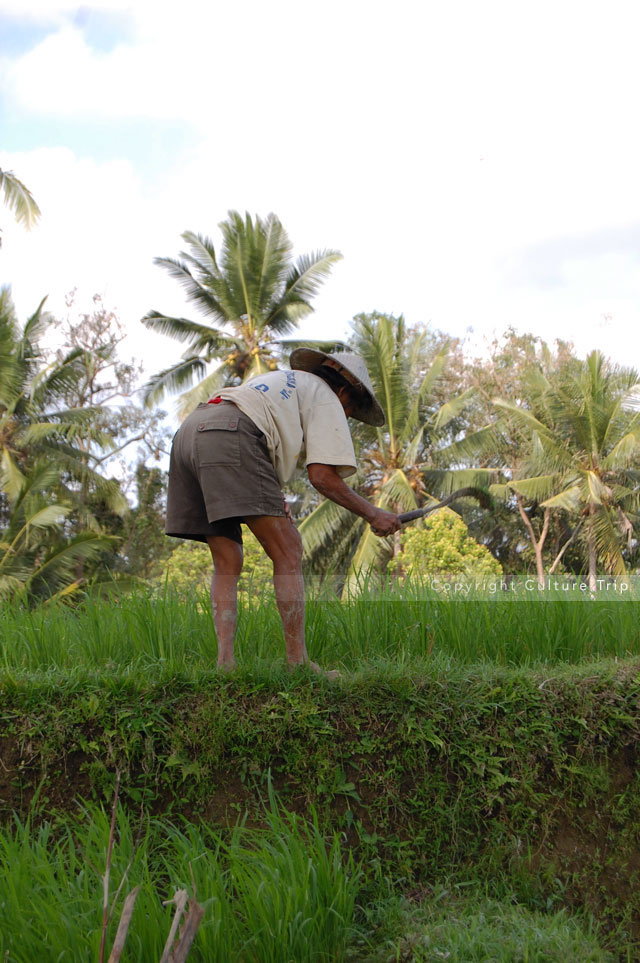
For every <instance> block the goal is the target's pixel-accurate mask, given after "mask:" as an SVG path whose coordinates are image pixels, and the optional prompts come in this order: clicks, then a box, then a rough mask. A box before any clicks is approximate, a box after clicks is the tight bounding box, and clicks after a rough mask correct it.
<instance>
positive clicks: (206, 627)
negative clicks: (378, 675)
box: [0, 586, 640, 678]
mask: <svg viewBox="0 0 640 963" xmlns="http://www.w3.org/2000/svg"><path fill="white" fill-rule="evenodd" d="M639 610H640V602H638V601H635V600H630V601H620V600H619V599H615V598H608V597H603V598H598V599H595V600H594V599H590V598H584V597H582V598H571V599H566V598H563V597H562V596H559V597H557V598H556V599H554V600H551V599H549V598H548V597H547V596H545V597H538V596H537V595H536V594H531V595H529V596H528V597H524V598H520V599H518V600H513V599H512V598H510V597H507V598H501V597H499V596H497V597H493V598H490V599H489V598H475V599H474V598H470V599H467V600H465V601H462V600H456V599H455V598H443V597H442V596H441V595H439V594H438V593H435V592H432V593H431V594H426V593H425V592H424V591H423V590H422V589H420V590H418V589H413V590H412V588H411V586H405V587H404V588H403V590H402V592H400V591H398V590H397V589H394V588H393V587H389V586H387V587H386V588H383V589H375V590H374V589H373V588H371V589H370V590H369V589H368V588H367V587H366V586H365V590H364V591H363V592H362V593H361V595H360V596H358V597H357V598H353V599H352V600H350V601H346V602H339V601H336V600H335V599H332V598H331V597H324V598H323V597H320V596H316V597H315V598H312V599H311V600H310V601H309V602H308V604H307V619H306V620H307V640H308V648H309V652H310V655H311V657H312V658H314V659H315V660H317V661H320V662H321V663H322V664H323V665H326V666H342V667H343V668H344V669H345V670H346V671H353V670H355V669H357V668H358V667H360V666H363V665H365V664H366V665H369V666H374V667H375V666H377V667H379V668H381V669H389V668H390V667H392V666H393V667H407V668H415V669H419V668H420V666H424V665H425V664H426V663H427V662H433V661H434V660H437V661H439V662H442V663H444V664H448V663H450V662H452V661H454V662H456V663H458V664H475V663H483V662H484V663H487V662H492V663H498V664H503V665H519V666H532V665H537V664H547V663H557V662H568V663H580V662H584V661H590V660H594V659H600V658H611V657H617V658H624V657H625V656H629V655H636V654H638V652H640V619H639V618H638V615H639ZM216 651H217V646H216V638H215V632H214V629H213V622H212V619H211V614H210V611H209V601H208V598H207V597H206V596H204V595H202V596H194V597H192V598H189V599H184V598H180V597H179V596H177V595H176V594H174V593H172V592H171V591H169V590H167V591H166V592H165V593H164V595H163V596H162V597H156V596H154V595H152V594H151V593H148V592H144V591H138V592H136V593H133V594H131V595H128V596H123V597H122V598H119V599H115V598H114V599H112V600H109V599H108V598H107V599H96V598H91V597H90V596H88V597H87V598H86V599H85V600H84V601H83V602H82V603H81V604H80V605H78V606H77V607H75V608H71V607H69V606H66V605H64V604H49V605H44V606H42V607H40V608H38V609H35V610H31V611H28V610H25V609H24V608H21V607H20V606H19V605H17V604H13V605H12V604H4V605H3V606H2V607H1V608H0V669H4V670H5V672H9V673H16V672H17V673H21V672H43V671H44V672H46V671H53V672H55V671H59V670H62V671H65V672H70V671H75V670H79V671H82V672H87V671H88V672H91V671H96V672H100V673H103V674H104V673H105V672H106V673H108V672H109V671H111V670H113V671H117V672H118V673H119V674H121V673H122V672H131V673H133V674H135V675H139V674H140V673H141V672H143V673H145V674H146V675H148V676H149V677H150V678H157V677H159V676H164V675H166V674H171V673H186V674H189V673H196V674H199V673H201V672H202V671H203V670H207V669H212V668H213V667H214V666H215V660H216ZM283 654H284V646H283V641H282V628H281V624H280V619H279V617H278V613H277V610H276V607H275V603H274V601H273V598H272V596H271V595H270V594H269V593H266V592H263V593H262V594H260V595H258V594H256V595H255V596H254V597H252V600H251V602H250V603H248V604H245V605H242V606H241V608H240V612H239V618H238V632H237V657H238V661H239V663H240V664H241V665H245V666H255V665H256V664H260V663H263V664H265V665H266V664H273V663H280V664H281V661H282V659H283Z"/></svg>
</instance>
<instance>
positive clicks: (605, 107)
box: [0, 0, 640, 373]
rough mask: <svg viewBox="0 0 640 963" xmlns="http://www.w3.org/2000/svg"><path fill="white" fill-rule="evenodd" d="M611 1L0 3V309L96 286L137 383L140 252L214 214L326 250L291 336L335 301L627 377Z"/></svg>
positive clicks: (149, 252) (170, 297) (319, 320)
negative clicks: (8, 288)
mask: <svg viewBox="0 0 640 963" xmlns="http://www.w3.org/2000/svg"><path fill="white" fill-rule="evenodd" d="M639 28H640V7H639V6H638V4H637V2H636V0H628V2H627V0H607V2H606V3H604V2H601V0H597V2H594V0H576V2H574V0H553V2H547V0H537V2H536V3H533V2H531V0H529V2H526V3H525V2H521V0H506V2H503V0H459V2H455V0H449V2H448V3H442V2H433V0H422V2H419V0H411V2H410V0H395V2H394V3H393V4H391V3H389V2H385V3H381V2H377V0H367V2H361V0H342V2H336V0H326V2H325V3H323V4H320V5H316V4H305V3H303V2H301V0H296V2H289V0H271V2H270V3H264V2H254V0H245V2H242V0H240V2H236V3H234V4H229V3H224V4H223V3H221V2H219V0H218V2H215V0H214V2H212V3H209V4H207V5H205V4H204V3H201V2H197V3H196V2H194V0H182V2H181V3H180V4H168V3H163V2H161V0H156V2H153V3H152V2H130V3H127V2H125V0H121V2H117V0H113V2H110V0H102V2H99V3H97V2H96V3H88V4H85V5H83V6H82V7H79V6H78V5H77V4H72V3H64V2H59V3H58V2H56V0H0V91H1V99H0V131H1V136H0V167H1V168H3V169H8V170H13V171H15V173H16V174H17V175H18V176H19V177H20V178H21V179H22V180H23V181H24V182H25V183H26V184H27V185H28V186H29V188H30V189H31V191H32V193H33V194H34V196H35V197H36V199H37V201H38V203H39V204H40V206H41V208H42V211H43V218H42V221H41V224H40V225H39V226H38V227H37V228H36V229H34V230H33V231H32V232H30V233H26V232H25V231H24V230H22V229H21V228H20V227H19V226H17V225H15V224H13V223H12V221H11V218H10V216H9V214H8V212H7V211H6V210H5V211H4V212H3V211H2V209H1V208H0V223H1V225H2V228H3V246H2V249H1V250H0V281H2V283H10V284H11V285H12V289H13V294H14V299H15V301H16V304H17V307H18V310H19V312H20V315H21V317H22V318H23V319H24V318H26V316H27V314H28V313H29V312H30V311H31V310H32V309H33V308H34V307H35V306H36V305H37V303H38V302H39V301H40V299H41V298H42V297H43V296H44V295H45V294H48V295H49V305H50V307H51V308H52V309H53V310H61V308H62V305H63V298H64V294H65V292H67V291H69V290H70V289H71V288H73V287H78V288H79V289H80V292H81V294H82V296H83V297H85V298H86V299H87V303H88V300H89V298H90V295H91V294H93V293H94V292H99V293H101V294H103V296H104V297H105V300H106V304H107V306H108V307H110V308H111V307H113V308H116V309H117V310H118V312H119V314H120V316H121V318H122V319H123V321H124V322H125V323H126V325H127V328H128V330H129V332H130V345H131V351H132V353H135V354H136V355H138V356H139V357H143V358H144V360H145V363H146V365H147V370H148V371H149V373H151V372H152V371H154V370H156V369H158V368H159V367H161V366H164V365H166V364H168V363H170V362H171V361H173V360H177V358H178V356H179V354H180V353H181V351H182V346H181V345H180V344H178V343H177V342H172V341H169V340H168V339H163V338H161V337H160V336H159V335H154V334H152V333H150V332H148V331H146V330H145V329H144V328H143V326H142V325H141V324H140V322H139V318H140V317H141V316H142V315H143V314H144V313H145V312H146V311H147V310H149V309H150V308H156V309H159V310H166V311H167V312H175V313H185V312H186V313H187V315H193V314H194V311H193V309H192V308H190V307H189V308H187V307H185V305H184V302H183V301H182V298H181V295H180V291H179V289H178V286H177V284H176V282H175V281H172V280H171V279H170V278H168V277H166V276H165V275H164V272H162V271H161V269H160V268H158V267H155V266H154V265H153V263H152V261H153V258H154V256H177V255H178V252H179V250H180V248H181V243H182V242H181V239H180V234H181V232H182V231H184V230H186V229H188V230H193V231H199V232H202V233H207V234H209V235H210V236H212V237H213V238H214V240H215V241H216V242H217V241H218V240H219V234H218V230H217V224H218V223H219V222H220V221H221V220H223V219H224V218H225V216H226V214H227V211H228V210H229V209H231V208H235V209H238V210H240V211H241V212H244V211H245V210H247V211H249V212H250V213H252V214H260V215H262V216H264V215H266V214H267V213H268V212H269V211H274V212H275V213H276V214H277V215H278V217H279V218H280V220H281V221H282V223H283V224H284V226H285V228H286V229H287V231H288V233H289V235H290V237H291V239H292V241H293V243H294V251H295V253H296V254H301V253H304V252H307V251H311V250H316V249H318V248H324V247H333V248H337V249H339V250H340V251H342V253H343V255H344V260H343V261H342V262H341V263H340V264H339V265H337V267H336V268H335V269H334V272H333V274H332V276H331V277H330V279H329V280H328V281H327V282H326V284H325V286H324V288H323V289H322V292H321V294H320V295H319V296H318V298H317V299H316V302H315V304H316V311H315V313H314V314H313V315H312V316H311V318H310V319H309V320H308V321H307V322H305V324H304V325H303V327H302V329H301V330H302V333H303V334H304V335H305V336H307V337H322V338H343V337H345V336H346V335H347V334H348V322H349V320H350V319H351V318H352V316H353V315H354V314H355V313H357V312H359V311H370V310H374V309H376V310H379V311H387V312H392V313H396V314H398V313H404V315H405V317H406V318H407V320H408V321H410V322H418V321H422V322H429V323H431V324H432V325H433V326H434V327H437V328H440V329H442V330H445V331H447V332H450V333H451V334H455V335H461V336H462V335H465V333H466V332H467V331H468V329H469V328H472V329H473V334H470V335H469V337H470V338H472V339H475V340H476V341H477V340H479V339H481V337H482V336H483V335H485V334H486V335H490V334H491V333H492V332H494V331H495V332H498V333H500V332H502V331H504V330H505V328H506V327H507V326H508V325H514V326H516V327H517V328H518V329H520V330H529V331H533V332H534V333H536V334H540V335H541V336H543V337H544V338H546V339H548V340H553V339H554V338H556V337H561V338H565V339H569V340H573V341H575V343H576V345H577V347H578V350H579V351H580V352H585V351H587V350H589V349H591V348H594V347H599V348H601V349H602V350H604V351H605V352H607V353H608V354H609V355H610V356H612V357H613V358H614V359H615V360H617V361H620V362H623V363H627V364H632V365H634V366H636V367H639V368H640V323H639V322H640V191H639V189H638V181H639V174H638V172H639V171H640V137H639V136H638V133H637V126H638V124H637V113H638V111H637V97H638V87H639V84H638V81H639V79H640V58H638V56H637V37H638V35H639Z"/></svg>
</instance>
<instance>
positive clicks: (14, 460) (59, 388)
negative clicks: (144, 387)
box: [0, 288, 122, 505]
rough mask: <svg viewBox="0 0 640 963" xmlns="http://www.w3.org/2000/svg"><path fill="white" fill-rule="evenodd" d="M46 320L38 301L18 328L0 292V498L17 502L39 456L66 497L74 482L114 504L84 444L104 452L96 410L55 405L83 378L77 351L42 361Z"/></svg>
mask: <svg viewBox="0 0 640 963" xmlns="http://www.w3.org/2000/svg"><path fill="white" fill-rule="evenodd" d="M51 323H52V318H51V316H50V315H49V314H48V313H47V312H46V311H44V300H43V301H41V303H40V304H39V305H38V308H37V309H36V311H35V312H34V313H33V314H32V315H31V317H30V318H29V319H28V320H27V322H26V324H25V326H24V328H23V329H20V327H19V325H18V321H17V318H16V314H15V309H14V307H13V303H12V301H11V295H10V293H9V289H8V288H2V289H0V492H4V493H5V495H6V496H8V497H9V498H10V499H14V498H16V497H17V495H18V492H19V491H20V489H21V487H22V485H23V484H24V481H25V477H26V473H28V470H29V468H30V466H32V465H33V464H34V462H35V461H36V460H37V459H39V458H47V459H48V460H49V462H50V463H51V464H54V465H55V466H56V467H57V469H58V470H59V473H60V480H61V484H63V485H65V486H66V492H67V495H68V497H72V495H73V491H74V489H75V487H77V486H78V485H79V484H80V483H81V482H82V483H83V484H84V487H85V488H86V487H87V484H88V486H89V487H92V488H94V489H95V490H98V491H99V492H100V494H101V496H102V497H104V498H105V499H106V500H107V501H109V502H110V503H113V504H114V505H115V504H116V503H118V502H119V503H120V504H122V496H120V497H118V491H119V489H118V486H117V485H116V484H114V483H112V482H109V481H108V480H106V479H104V478H102V476H100V475H98V474H97V472H95V471H93V470H92V468H91V467H90V464H89V462H90V458H89V451H88V446H89V445H91V444H93V445H97V446H98V447H101V448H106V447H110V446H112V444H113V442H112V439H111V436H110V435H109V433H108V432H107V431H105V430H103V428H102V424H101V422H102V417H101V416H102V409H101V408H100V407H99V406H79V407H75V408H69V407H66V406H65V405H64V404H63V406H62V407H61V402H62V403H63V402H64V398H65V395H66V392H67V391H68V390H69V388H70V386H72V385H73V384H75V383H76V382H77V380H78V378H80V377H81V376H82V373H83V357H82V351H81V350H79V349H74V350H72V351H69V352H68V353H67V354H66V355H65V356H64V357H62V358H61V359H56V360H54V361H52V362H48V361H47V357H46V353H45V350H44V348H43V346H42V339H43V336H44V334H45V332H46V331H47V329H48V327H49V325H50V324H51Z"/></svg>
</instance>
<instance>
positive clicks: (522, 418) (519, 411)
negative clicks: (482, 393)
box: [492, 398, 550, 435]
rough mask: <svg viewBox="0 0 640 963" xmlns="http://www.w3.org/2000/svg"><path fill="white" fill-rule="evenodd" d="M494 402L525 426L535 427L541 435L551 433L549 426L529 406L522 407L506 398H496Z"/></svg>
mask: <svg viewBox="0 0 640 963" xmlns="http://www.w3.org/2000/svg"><path fill="white" fill-rule="evenodd" d="M492 404H494V405H495V406H496V407H497V408H500V409H502V410H503V411H506V412H507V413H508V414H510V415H512V416H513V417H514V419H515V420H516V421H517V422H518V423H519V424H521V425H522V426H523V427H525V428H534V429H535V430H536V431H539V432H540V434H541V435H548V434H549V433H550V431H549V428H548V426H547V425H545V424H543V422H541V421H539V420H538V419H537V418H536V417H535V415H534V414H533V413H532V412H531V411H529V409H528V408H522V407H521V406H520V405H516V404H514V402H513V401H507V400H506V399H504V398H494V399H493V400H492Z"/></svg>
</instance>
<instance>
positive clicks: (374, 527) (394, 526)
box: [369, 508, 402, 537]
mask: <svg viewBox="0 0 640 963" xmlns="http://www.w3.org/2000/svg"><path fill="white" fill-rule="evenodd" d="M375 513H376V514H375V516H374V517H373V518H372V519H370V521H369V524H370V525H371V531H372V532H373V534H374V535H380V536H381V537H382V536H384V535H393V533H394V532H397V531H399V530H400V529H401V528H402V522H401V521H400V519H399V518H398V516H397V515H394V514H393V512H384V511H382V509H381V508H376V509H375Z"/></svg>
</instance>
